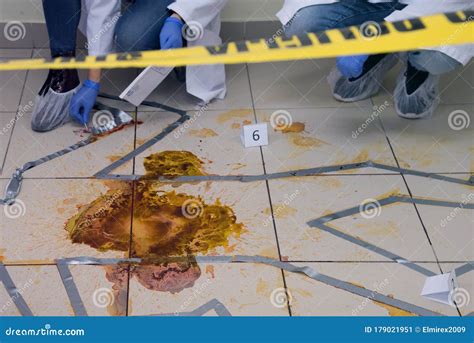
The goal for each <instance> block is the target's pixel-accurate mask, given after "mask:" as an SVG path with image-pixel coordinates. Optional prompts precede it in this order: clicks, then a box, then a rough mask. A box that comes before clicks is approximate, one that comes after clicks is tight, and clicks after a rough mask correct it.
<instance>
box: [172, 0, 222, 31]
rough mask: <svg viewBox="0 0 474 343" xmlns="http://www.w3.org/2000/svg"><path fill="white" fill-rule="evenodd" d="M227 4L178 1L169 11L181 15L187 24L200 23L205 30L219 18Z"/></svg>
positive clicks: (209, 0) (216, 0)
mask: <svg viewBox="0 0 474 343" xmlns="http://www.w3.org/2000/svg"><path fill="white" fill-rule="evenodd" d="M226 4H227V0H176V1H175V2H173V3H172V4H171V5H169V6H168V9H170V10H171V11H173V12H176V13H177V14H179V15H180V16H181V18H183V20H184V21H185V22H186V23H188V24H189V23H190V22H193V21H194V22H198V23H199V24H201V26H202V27H203V28H204V27H207V26H208V25H209V24H211V22H213V21H214V20H215V19H216V18H218V17H219V15H220V13H221V11H222V9H223V8H224V6H225V5H226Z"/></svg>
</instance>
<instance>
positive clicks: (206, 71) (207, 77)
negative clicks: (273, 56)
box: [168, 0, 227, 103]
mask: <svg viewBox="0 0 474 343" xmlns="http://www.w3.org/2000/svg"><path fill="white" fill-rule="evenodd" d="M226 3H227V0H176V1H175V2H173V3H172V4H171V5H170V6H168V9H170V10H171V11H173V12H176V13H177V14H179V15H180V16H181V18H183V20H184V21H185V23H186V24H187V25H189V26H190V27H199V28H202V32H201V34H200V35H199V39H196V40H193V41H189V40H188V46H196V45H205V46H208V45H219V44H221V43H222V39H221V38H220V36H219V33H220V30H221V19H220V13H221V10H222V9H223V8H224V6H225V5H226ZM196 24H197V25H196ZM186 90H187V92H188V93H189V94H192V95H194V96H195V97H198V98H199V99H201V100H203V101H204V102H206V103H207V102H209V101H211V100H212V99H215V98H217V99H222V98H224V96H225V94H226V84H225V66H224V65H220V64H219V65H206V66H188V67H187V68H186Z"/></svg>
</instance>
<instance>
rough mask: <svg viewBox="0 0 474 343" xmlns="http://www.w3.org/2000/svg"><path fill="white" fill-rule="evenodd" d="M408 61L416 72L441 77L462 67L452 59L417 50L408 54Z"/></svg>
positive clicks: (441, 54)
mask: <svg viewBox="0 0 474 343" xmlns="http://www.w3.org/2000/svg"><path fill="white" fill-rule="evenodd" d="M408 60H409V61H410V63H411V65H412V66H414V67H415V68H416V69H418V70H423V71H426V72H428V73H430V74H433V75H441V74H444V73H447V72H450V71H452V70H454V69H456V68H457V67H460V66H462V64H461V63H460V62H458V61H457V60H455V59H454V58H452V57H449V56H448V55H446V54H444V53H442V52H441V51H435V50H419V51H412V52H409V53H408Z"/></svg>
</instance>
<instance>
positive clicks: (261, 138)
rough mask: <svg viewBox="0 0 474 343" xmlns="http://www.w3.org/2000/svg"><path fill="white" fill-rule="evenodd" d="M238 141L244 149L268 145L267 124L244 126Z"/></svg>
mask: <svg viewBox="0 0 474 343" xmlns="http://www.w3.org/2000/svg"><path fill="white" fill-rule="evenodd" d="M240 139H241V140H242V144H243V145H244V146H245V147H246V148H250V147H254V146H262V145H268V129H267V124H266V123H262V124H253V125H245V126H243V127H242V131H241V132H240Z"/></svg>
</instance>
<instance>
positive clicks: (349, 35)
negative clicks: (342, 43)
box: [339, 27, 356, 40]
mask: <svg viewBox="0 0 474 343" xmlns="http://www.w3.org/2000/svg"><path fill="white" fill-rule="evenodd" d="M339 32H340V33H341V35H342V37H344V39H346V40H351V39H355V38H356V36H355V34H354V32H352V28H351V27H344V28H342V29H339Z"/></svg>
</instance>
